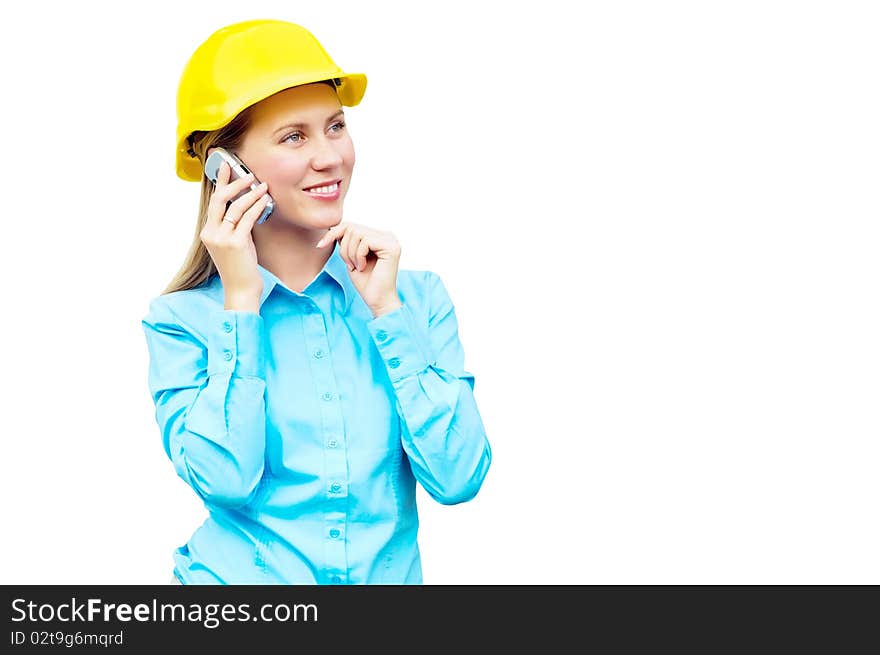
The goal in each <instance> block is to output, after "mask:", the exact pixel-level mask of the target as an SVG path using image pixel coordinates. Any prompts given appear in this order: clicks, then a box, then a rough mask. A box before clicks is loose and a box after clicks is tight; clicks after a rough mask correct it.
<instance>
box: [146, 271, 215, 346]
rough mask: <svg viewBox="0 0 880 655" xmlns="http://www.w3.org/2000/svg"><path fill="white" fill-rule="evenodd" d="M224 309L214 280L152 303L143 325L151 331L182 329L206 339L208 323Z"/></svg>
mask: <svg viewBox="0 0 880 655" xmlns="http://www.w3.org/2000/svg"><path fill="white" fill-rule="evenodd" d="M218 309H220V310H222V309H223V297H222V290H221V294H220V296H219V297H218V295H217V293H216V290H215V289H214V284H212V280H209V281H208V282H206V283H205V284H203V285H202V286H199V287H195V288H193V289H184V290H182V291H173V292H171V293H163V294H161V295H159V296H156V297H154V298H152V299H151V300H150V303H149V309H148V311H147V314H146V316H144V317H143V319H142V323H144V324H145V325H147V326H151V327H160V328H161V327H165V328H171V329H175V328H176V329H180V330H183V331H186V332H189V333H190V334H193V335H195V336H197V337H200V338H206V337H205V335H204V333H205V330H206V326H205V321H206V319H207V318H208V317H209V316H211V315H212V314H213V313H214V312H216V311H217V310H218Z"/></svg>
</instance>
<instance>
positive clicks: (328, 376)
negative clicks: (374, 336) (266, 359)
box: [302, 308, 348, 584]
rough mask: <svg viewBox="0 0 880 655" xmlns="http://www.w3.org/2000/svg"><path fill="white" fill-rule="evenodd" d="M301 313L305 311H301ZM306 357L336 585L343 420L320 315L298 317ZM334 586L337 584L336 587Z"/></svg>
mask: <svg viewBox="0 0 880 655" xmlns="http://www.w3.org/2000/svg"><path fill="white" fill-rule="evenodd" d="M304 311H305V308H304ZM302 320H303V331H304V336H305V346H306V353H307V357H308V362H309V368H310V369H311V372H312V380H313V382H314V385H315V386H314V390H315V394H316V396H317V398H318V402H317V409H318V410H319V413H320V417H319V418H318V423H317V427H318V429H320V430H322V432H323V434H322V437H323V439H322V441H323V442H324V446H325V447H324V448H323V454H324V457H323V460H324V462H323V463H324V467H323V469H324V470H323V482H324V490H325V497H326V499H327V503H326V509H325V510H324V512H323V515H324V516H323V518H324V537H325V549H324V557H325V565H324V566H325V567H326V568H325V569H324V570H325V574H326V575H327V576H328V579H331V576H334V575H336V576H338V578H339V583H343V582H344V580H345V579H346V572H347V571H348V556H347V554H346V540H345V525H346V521H347V515H346V511H347V502H346V498H347V496H348V461H347V457H346V445H345V420H344V417H343V415H342V402H341V401H342V400H344V399H342V398H341V397H340V394H339V386H338V384H337V381H336V376H335V374H334V371H333V366H332V361H331V360H332V357H331V355H332V352H331V350H330V343H331V340H330V338H329V336H328V324H327V321H328V320H329V319H327V318H326V317H325V316H324V315H323V314H321V313H315V312H312V313H308V314H304V315H303V316H302ZM339 583H337V584H339Z"/></svg>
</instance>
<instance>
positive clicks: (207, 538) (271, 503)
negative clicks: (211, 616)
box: [142, 244, 492, 584]
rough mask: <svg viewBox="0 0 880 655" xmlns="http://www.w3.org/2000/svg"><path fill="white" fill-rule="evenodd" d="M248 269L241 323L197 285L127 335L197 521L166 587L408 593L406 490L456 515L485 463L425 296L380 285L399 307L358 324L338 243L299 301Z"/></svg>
mask: <svg viewBox="0 0 880 655" xmlns="http://www.w3.org/2000/svg"><path fill="white" fill-rule="evenodd" d="M259 270H260V274H261V275H262V277H263V293H262V295H261V296H260V313H259V314H256V313H253V312H246V311H236V310H226V309H224V302H225V298H224V291H223V287H222V284H221V281H220V278H219V276H217V275H216V274H215V275H214V276H213V277H212V278H211V279H209V280H208V281H207V282H205V283H204V284H203V285H202V286H201V287H198V288H195V289H188V290H185V291H177V292H174V293H170V294H164V295H161V296H158V297H157V298H154V299H153V300H152V301H151V303H150V308H149V313H148V314H147V316H146V317H145V318H144V319H143V321H142V325H143V328H144V332H145V334H146V338H147V346H148V349H149V355H150V367H149V389H150V393H151V395H152V398H153V402H154V403H155V406H156V422H157V423H158V426H159V431H160V434H161V437H162V444H163V446H164V448H165V453H166V454H167V455H168V457H169V458H170V460H171V462H172V463H173V464H174V468H175V470H176V471H177V474H178V475H179V476H180V477H181V478H183V480H184V481H186V483H187V484H189V485H190V486H191V487H192V489H193V490H194V491H195V492H196V494H198V495H199V497H200V498H201V499H202V500H203V501H204V503H205V507H206V508H207V510H208V518H207V520H206V521H205V522H204V523H203V524H202V525H201V526H200V527H199V528H198V529H197V530H196V531H195V533H194V534H193V535H192V536H191V537H190V539H189V541H188V542H187V543H186V544H185V545H182V546H180V547H179V548H177V549H176V550H175V551H174V562H175V567H174V571H175V575H176V576H177V577H178V578H179V579H180V580H181V581H182V582H183V583H185V584H313V583H318V584H325V583H330V584H333V583H336V584H339V583H343V584H346V583H347V584H359V583H360V584H401V583H416V584H417V583H421V582H422V572H421V560H420V557H419V548H418V544H417V541H416V533H417V531H418V515H417V511H416V503H415V499H416V486H415V483H416V480H418V481H419V483H420V484H421V485H422V487H424V489H425V490H426V491H427V493H428V494H429V495H430V496H431V497H432V498H434V499H436V500H437V501H439V502H440V503H444V504H454V503H460V502H463V501H467V500H469V499H471V498H473V497H474V495H475V494H476V493H477V491H478V490H479V488H480V486H481V484H482V482H483V479H484V477H485V476H486V472H487V470H488V469H489V463H490V461H491V457H492V456H491V451H490V448H489V443H488V441H487V439H486V434H485V430H484V428H483V423H482V420H481V418H480V414H479V411H478V409H477V405H476V402H475V400H474V395H473V388H474V376H473V375H472V374H470V373H468V372H467V371H465V369H464V352H463V349H462V346H461V343H460V342H459V338H458V323H457V320H456V317H455V310H454V308H453V305H452V302H451V300H450V298H449V295H448V294H447V292H446V289H445V287H444V285H443V282H442V281H441V279H440V278H439V276H437V275H436V274H435V273H432V272H429V271H408V270H400V271H398V283H397V288H398V295H399V297H400V300H401V302H402V303H403V306H402V307H400V308H399V309H397V310H395V311H393V312H390V313H387V314H384V315H382V316H380V317H378V318H373V314H372V312H371V311H370V309H369V308H368V307H367V305H366V304H365V303H364V301H363V299H362V298H361V297H360V294H359V293H358V292H357V289H356V288H355V286H354V284H353V283H352V281H351V278H350V277H349V274H348V267H347V266H346V264H345V262H344V261H343V259H342V258H341V257H340V255H339V245H338V244H336V245H335V247H334V251H333V254H332V255H331V256H330V258H329V259H328V260H327V263H326V265H325V266H324V268H323V269H322V271H321V272H320V273H319V274H318V275H317V276H316V277H315V279H314V280H313V281H312V282H311V283H310V284H309V285H308V286H307V287H306V288H305V289H304V290H303V292H302V293H298V292H295V291H292V290H290V289H289V288H288V287H287V286H286V285H285V284H284V283H283V282H282V281H281V280H280V279H278V278H277V277H276V276H275V275H274V274H272V273H271V272H270V271H268V270H266V269H265V268H263V267H262V266H260V267H259Z"/></svg>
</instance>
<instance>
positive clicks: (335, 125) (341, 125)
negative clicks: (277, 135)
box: [281, 121, 345, 143]
mask: <svg viewBox="0 0 880 655" xmlns="http://www.w3.org/2000/svg"><path fill="white" fill-rule="evenodd" d="M333 128H338V129H333ZM330 129H331V130H333V131H334V132H341V131H342V130H344V129H345V121H336V122H335V123H333V124H332V125H331V126H330ZM298 135H302V132H300V131H296V132H291V133H290V134H288V135H287V136H286V137H284V138H283V139H281V142H282V143H284V142H285V141H288V139H290V138H291V137H293V136H298ZM301 141H302V139H296V140H295V141H289V143H300V142H301Z"/></svg>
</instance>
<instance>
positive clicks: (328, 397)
mask: <svg viewBox="0 0 880 655" xmlns="http://www.w3.org/2000/svg"><path fill="white" fill-rule="evenodd" d="M321 398H323V399H324V400H333V394H332V393H330V392H329V391H325V392H324V395H323V396H321Z"/></svg>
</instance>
